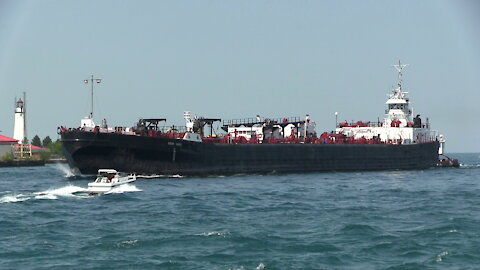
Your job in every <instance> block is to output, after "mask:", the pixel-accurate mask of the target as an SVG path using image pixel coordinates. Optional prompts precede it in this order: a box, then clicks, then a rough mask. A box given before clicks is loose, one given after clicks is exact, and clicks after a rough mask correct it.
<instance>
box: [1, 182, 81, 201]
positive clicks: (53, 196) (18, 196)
mask: <svg viewBox="0 0 480 270" xmlns="http://www.w3.org/2000/svg"><path fill="white" fill-rule="evenodd" d="M86 190H87V189H86V188H82V187H77V186H73V185H67V186H64V187H60V188H51V189H47V190H45V191H39V192H30V193H15V192H7V193H6V194H4V195H3V196H2V195H0V196H1V197H0V203H17V202H24V201H28V200H57V199H59V198H62V197H77V198H81V197H85V196H82V195H77V194H76V193H81V192H85V191H86Z"/></svg>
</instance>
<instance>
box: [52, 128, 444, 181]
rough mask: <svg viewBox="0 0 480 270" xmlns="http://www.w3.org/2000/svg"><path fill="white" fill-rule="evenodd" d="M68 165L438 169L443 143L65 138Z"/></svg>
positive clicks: (182, 169) (152, 170)
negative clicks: (227, 142) (279, 142)
mask: <svg viewBox="0 0 480 270" xmlns="http://www.w3.org/2000/svg"><path fill="white" fill-rule="evenodd" d="M61 141H62V147H63V150H64V153H65V156H66V158H67V160H68V163H69V165H70V166H71V167H74V168H77V169H78V170H79V171H80V172H81V173H83V174H94V173H96V172H97V170H98V169H100V168H114V169H116V170H118V171H123V172H135V173H140V174H167V175H173V174H180V175H229V174H237V173H270V172H316V171H367V170H408V169H425V168H429V167H433V166H435V165H436V163H437V161H438V154H437V151H438V147H439V144H438V142H429V143H422V144H400V145H392V144H286V143H282V144H222V143H201V142H192V141H185V140H180V139H173V138H172V139H168V138H160V137H148V136H134V135H122V134H116V133H98V132H84V131H79V130H70V131H64V132H62V133H61Z"/></svg>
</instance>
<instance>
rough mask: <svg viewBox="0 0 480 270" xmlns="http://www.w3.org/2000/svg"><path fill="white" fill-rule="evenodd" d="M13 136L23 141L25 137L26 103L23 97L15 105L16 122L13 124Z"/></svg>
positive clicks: (20, 141)
mask: <svg viewBox="0 0 480 270" xmlns="http://www.w3.org/2000/svg"><path fill="white" fill-rule="evenodd" d="M13 138H14V139H15V140H18V142H19V143H22V142H23V140H24V139H25V104H24V102H23V100H22V99H21V98H19V99H18V100H17V102H16V106H15V122H14V125H13Z"/></svg>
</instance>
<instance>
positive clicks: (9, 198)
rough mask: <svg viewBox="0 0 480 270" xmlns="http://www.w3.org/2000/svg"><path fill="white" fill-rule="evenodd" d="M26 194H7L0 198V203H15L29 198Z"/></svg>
mask: <svg viewBox="0 0 480 270" xmlns="http://www.w3.org/2000/svg"><path fill="white" fill-rule="evenodd" d="M29 199H30V198H29V197H28V196H25V195H23V194H8V195H5V196H3V197H1V198H0V203H16V202H23V201H26V200H29Z"/></svg>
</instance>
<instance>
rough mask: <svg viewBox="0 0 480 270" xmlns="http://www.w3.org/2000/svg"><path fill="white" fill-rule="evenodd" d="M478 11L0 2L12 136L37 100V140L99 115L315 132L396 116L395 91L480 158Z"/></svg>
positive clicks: (457, 148)
mask: <svg viewBox="0 0 480 270" xmlns="http://www.w3.org/2000/svg"><path fill="white" fill-rule="evenodd" d="M479 33H480V1H462V0H459V1H439V0H430V1H418V0H411V1H408V0H407V1H353V0H352V1H223V0H218V1H178V0H175V1H173V0H172V1H141V0H140V1H133V0H132V1H114V0H111V1H103V0H95V1H88V0H84V1H68V0H67V1H65V0H58V1H52V0H43V1H21V0H0V97H1V99H0V130H1V133H2V134H4V135H7V136H13V119H14V113H13V112H14V98H15V97H16V96H17V97H19V96H21V95H22V92H23V91H26V92H27V99H28V123H27V125H28V136H29V139H31V138H32V137H33V136H34V135H35V134H38V135H39V136H40V137H41V138H42V139H43V137H45V136H47V135H49V136H51V137H52V138H53V139H56V138H57V135H56V129H57V127H58V126H60V125H65V126H69V127H77V126H79V124H80V119H81V118H82V117H84V116H86V115H87V114H88V113H89V110H90V109H89V108H90V98H89V97H90V93H89V89H90V88H89V86H88V85H85V84H84V83H83V80H84V79H86V78H88V77H89V76H90V74H94V75H95V76H97V77H99V78H102V79H103V81H102V83H101V84H98V85H95V86H96V88H95V89H96V90H95V110H94V118H95V119H96V121H97V122H98V123H99V122H100V121H101V119H103V118H106V119H107V120H108V123H109V125H112V126H113V125H124V126H131V125H132V124H133V123H134V122H135V121H137V120H138V118H140V117H145V118H147V117H165V118H167V119H168V123H169V124H183V119H182V115H183V111H184V110H190V111H192V113H193V114H195V115H198V116H205V117H218V118H222V119H231V118H243V117H254V116H255V115H257V114H260V115H261V116H265V117H284V116H304V115H305V114H306V113H309V114H310V115H311V117H312V119H313V120H315V121H316V122H317V131H319V132H322V131H330V130H333V129H334V125H335V116H334V114H335V112H336V111H338V112H339V120H348V121H351V120H355V121H356V120H364V121H369V120H370V121H376V120H377V118H379V117H380V118H381V119H382V118H383V117H384V111H385V101H386V94H387V93H388V92H389V91H390V90H391V88H392V86H394V85H395V83H396V73H395V70H394V69H393V68H392V67H391V65H392V64H394V63H395V62H397V61H398V60H399V59H400V60H402V62H404V63H408V64H409V66H408V67H407V68H406V69H405V73H404V87H405V89H406V90H408V91H409V92H410V98H411V101H412V105H413V107H414V111H415V113H419V114H421V115H422V117H423V119H425V117H429V119H430V123H431V126H432V128H433V129H435V130H439V131H440V132H441V133H443V134H444V135H445V137H446V139H447V152H480V138H479V135H478V134H479V133H480V120H479V118H480V106H479V104H478V103H479V102H480V65H479V63H480V34H479Z"/></svg>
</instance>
